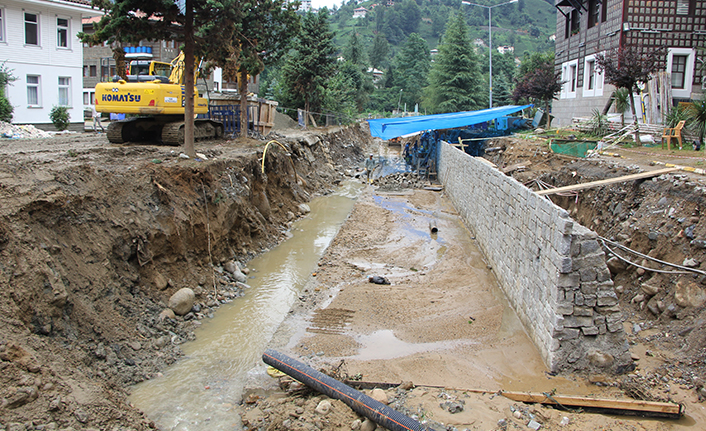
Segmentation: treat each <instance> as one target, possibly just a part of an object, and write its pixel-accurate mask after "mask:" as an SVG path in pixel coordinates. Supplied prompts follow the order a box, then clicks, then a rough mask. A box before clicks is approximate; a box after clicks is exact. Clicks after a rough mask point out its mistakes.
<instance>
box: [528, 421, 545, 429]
mask: <svg viewBox="0 0 706 431" xmlns="http://www.w3.org/2000/svg"><path fill="white" fill-rule="evenodd" d="M527 426H528V427H529V428H532V429H533V430H534V431H537V430H538V429H540V428H541V427H542V424H540V423H539V422H537V421H536V420H534V419H532V420H531V421H529V423H528V424H527Z"/></svg>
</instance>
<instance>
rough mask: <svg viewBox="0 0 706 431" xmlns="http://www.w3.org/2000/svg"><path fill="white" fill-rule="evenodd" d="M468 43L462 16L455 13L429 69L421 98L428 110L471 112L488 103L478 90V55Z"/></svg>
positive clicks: (479, 84) (479, 80)
mask: <svg viewBox="0 0 706 431" xmlns="http://www.w3.org/2000/svg"><path fill="white" fill-rule="evenodd" d="M470 42H471V41H470V40H469V38H468V27H467V26H466V22H465V20H464V17H463V15H462V14H460V13H459V14H456V15H454V16H453V17H452V18H451V19H449V22H448V24H447V26H446V32H445V33H444V36H443V38H442V43H441V45H439V54H438V55H437V56H436V59H435V61H434V64H433V66H432V68H431V71H430V72H429V86H428V87H426V89H425V97H424V100H425V106H426V107H427V108H428V109H429V110H430V111H432V112H439V113H441V112H455V111H471V110H475V109H479V108H482V107H483V105H484V104H485V103H486V102H487V100H486V99H485V96H484V94H483V92H482V90H481V79H480V70H479V66H478V56H477V55H476V53H475V51H474V50H473V47H472V44H471V43H470Z"/></svg>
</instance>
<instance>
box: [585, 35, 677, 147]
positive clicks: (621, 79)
mask: <svg viewBox="0 0 706 431" xmlns="http://www.w3.org/2000/svg"><path fill="white" fill-rule="evenodd" d="M663 55H664V52H663V50H662V49H653V50H649V51H645V52H642V51H639V50H638V49H637V48H633V47H631V46H625V47H621V48H618V49H614V50H612V51H610V52H609V53H608V54H604V53H599V54H596V70H597V71H598V72H601V73H603V75H604V76H605V81H606V82H607V83H609V84H611V85H613V86H614V87H615V88H625V89H627V90H628V92H629V94H633V93H634V92H636V91H639V89H638V88H637V83H638V82H642V83H645V84H646V83H647V82H648V81H649V80H650V79H652V75H653V74H654V73H655V72H656V71H658V70H659V69H660V68H661V66H660V60H661V58H662V57H663ZM630 99H631V100H632V103H631V104H630V108H631V110H632V117H633V119H634V124H635V141H636V142H637V143H638V144H639V143H640V136H639V132H638V123H637V114H636V112H637V110H636V109H635V100H634V99H633V98H632V97H631V98H630Z"/></svg>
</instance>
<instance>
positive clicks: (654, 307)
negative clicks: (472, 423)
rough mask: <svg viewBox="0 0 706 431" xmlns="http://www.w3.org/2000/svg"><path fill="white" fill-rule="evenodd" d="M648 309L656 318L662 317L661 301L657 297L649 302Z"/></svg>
mask: <svg viewBox="0 0 706 431" xmlns="http://www.w3.org/2000/svg"><path fill="white" fill-rule="evenodd" d="M647 309H648V310H650V313H652V314H654V315H655V316H659V315H660V313H661V311H660V309H659V301H658V300H657V298H656V297H652V299H650V300H649V301H648V302H647Z"/></svg>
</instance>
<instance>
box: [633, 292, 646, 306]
mask: <svg viewBox="0 0 706 431" xmlns="http://www.w3.org/2000/svg"><path fill="white" fill-rule="evenodd" d="M644 300H645V295H643V294H642V293H638V294H637V295H635V296H634V297H633V298H632V300H630V302H632V303H633V304H639V303H640V302H642V301H644Z"/></svg>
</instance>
